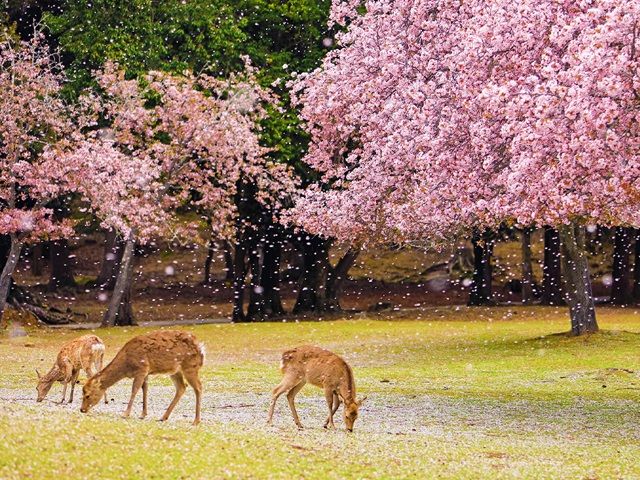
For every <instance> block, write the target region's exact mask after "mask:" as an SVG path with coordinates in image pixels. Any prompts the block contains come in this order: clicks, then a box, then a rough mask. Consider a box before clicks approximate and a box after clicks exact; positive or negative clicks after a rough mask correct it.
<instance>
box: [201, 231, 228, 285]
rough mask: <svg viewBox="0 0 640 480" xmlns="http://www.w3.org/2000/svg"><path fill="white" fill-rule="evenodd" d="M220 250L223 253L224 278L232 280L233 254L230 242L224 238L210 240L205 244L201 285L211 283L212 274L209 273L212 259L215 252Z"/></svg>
mask: <svg viewBox="0 0 640 480" xmlns="http://www.w3.org/2000/svg"><path fill="white" fill-rule="evenodd" d="M220 251H221V252H222V253H223V255H224V265H225V268H224V271H225V275H224V279H225V280H227V281H228V280H231V281H233V255H232V253H231V252H232V247H231V244H230V243H229V242H228V241H226V240H220V241H216V240H213V239H212V240H210V241H209V244H208V245H207V258H206V259H205V261H204V278H203V279H202V284H203V285H211V284H212V283H213V274H212V273H211V267H212V266H213V259H214V257H215V254H216V252H220Z"/></svg>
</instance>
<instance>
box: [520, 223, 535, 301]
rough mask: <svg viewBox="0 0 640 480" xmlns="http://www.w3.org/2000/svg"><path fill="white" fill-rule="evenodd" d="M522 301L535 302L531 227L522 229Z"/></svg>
mask: <svg viewBox="0 0 640 480" xmlns="http://www.w3.org/2000/svg"><path fill="white" fill-rule="evenodd" d="M521 246H522V303H523V304H524V305H531V303H533V265H532V263H531V229H530V228H525V229H523V230H522V245H521Z"/></svg>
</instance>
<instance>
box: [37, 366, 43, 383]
mask: <svg viewBox="0 0 640 480" xmlns="http://www.w3.org/2000/svg"><path fill="white" fill-rule="evenodd" d="M36 375H38V380H40V379H41V378H42V375H40V372H39V371H38V369H37V368H36Z"/></svg>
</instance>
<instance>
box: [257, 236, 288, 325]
mask: <svg viewBox="0 0 640 480" xmlns="http://www.w3.org/2000/svg"><path fill="white" fill-rule="evenodd" d="M269 230H270V231H269V235H268V236H267V239H266V242H265V245H264V249H263V264H262V278H261V279H260V284H261V285H262V288H263V289H264V292H263V299H264V303H263V304H264V314H265V316H266V317H278V316H280V315H284V313H285V311H284V308H283V307H282V300H281V298H280V260H281V256H282V242H283V239H282V235H281V234H280V232H279V227H277V226H270V227H269Z"/></svg>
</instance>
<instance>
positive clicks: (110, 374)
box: [95, 358, 126, 390]
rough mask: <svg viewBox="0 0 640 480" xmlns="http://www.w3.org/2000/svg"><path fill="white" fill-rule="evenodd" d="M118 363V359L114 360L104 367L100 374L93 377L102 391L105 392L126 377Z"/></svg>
mask: <svg viewBox="0 0 640 480" xmlns="http://www.w3.org/2000/svg"><path fill="white" fill-rule="evenodd" d="M119 363H120V362H118V359H117V358H114V359H113V361H112V362H111V363H109V365H107V366H106V367H104V368H103V369H102V371H101V372H99V373H97V374H96V375H95V376H96V377H97V378H98V379H99V380H100V386H101V387H102V388H103V389H105V390H106V389H107V388H109V387H111V386H112V385H114V384H115V383H118V382H119V381H120V380H122V379H123V378H124V377H126V375H125V374H124V370H123V369H122V368H120V365H119Z"/></svg>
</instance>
